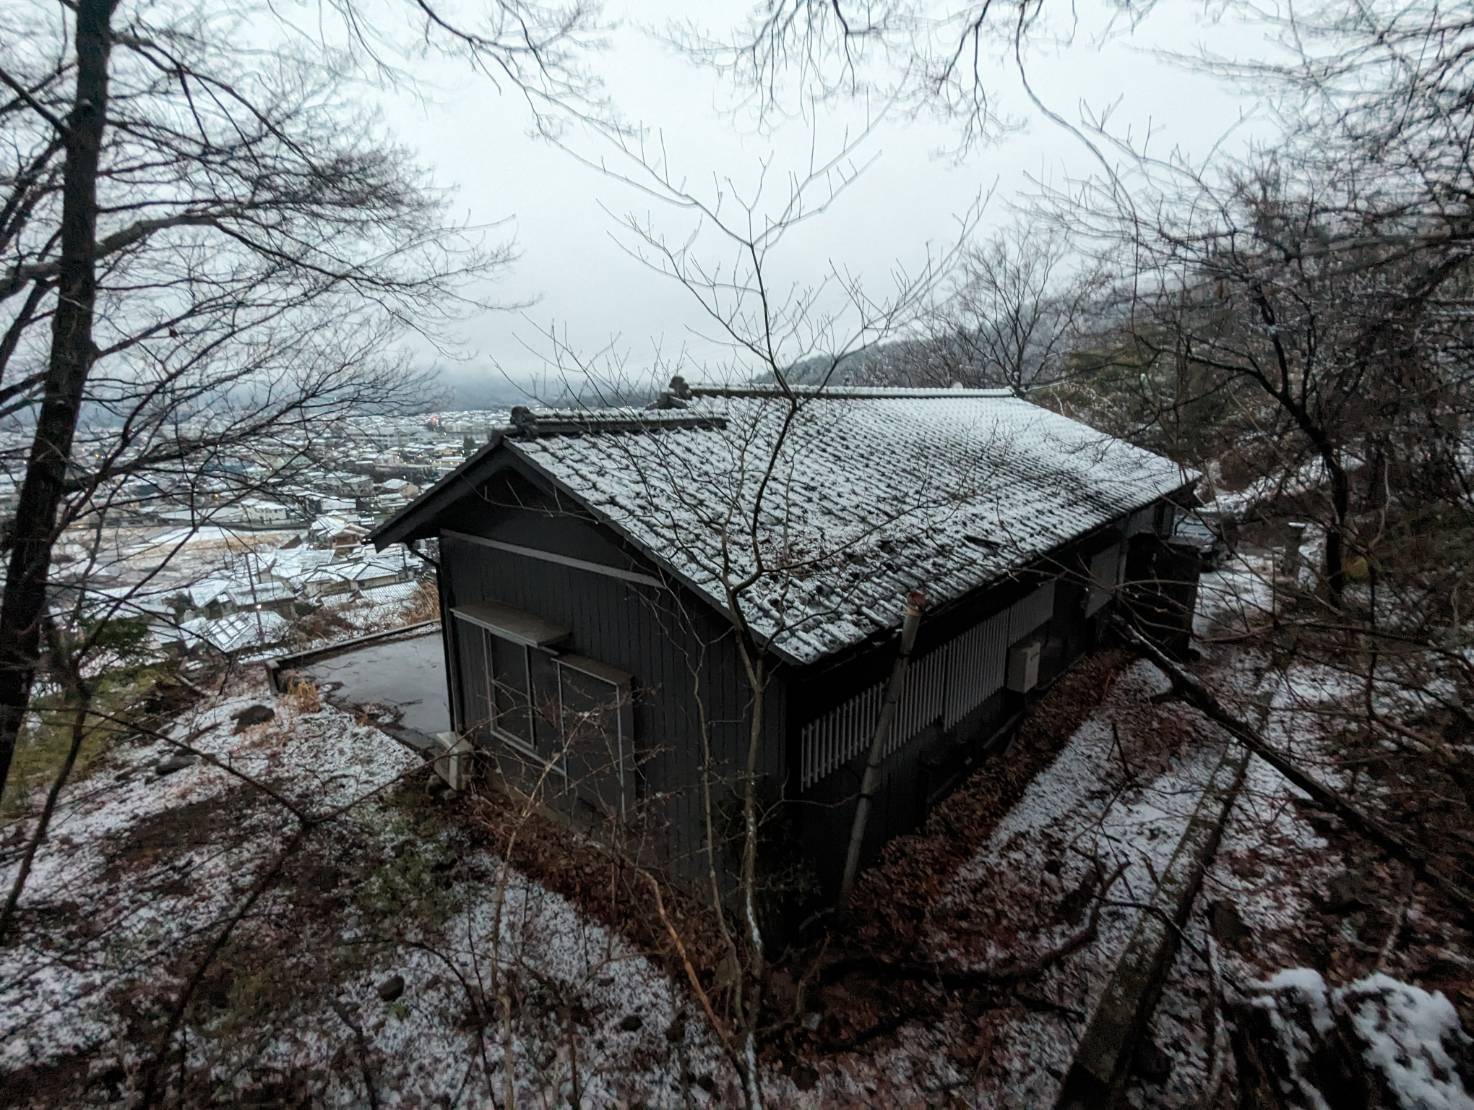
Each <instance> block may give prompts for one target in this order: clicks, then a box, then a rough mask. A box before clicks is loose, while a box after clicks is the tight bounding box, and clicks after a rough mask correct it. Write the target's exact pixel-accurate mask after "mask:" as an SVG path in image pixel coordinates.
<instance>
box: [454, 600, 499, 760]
mask: <svg viewBox="0 0 1474 1110" xmlns="http://www.w3.org/2000/svg"><path fill="white" fill-rule="evenodd" d="M455 634H456V648H457V655H458V656H459V663H460V675H461V682H460V691H459V693H460V714H461V719H460V727H461V731H462V732H464V733H466V734H467V735H468V736H471V737H473V738H475V739H482V740H484V739H485V738H486V730H487V728H488V726H489V725H490V724H491V702H490V700H489V697H490V693H491V683H490V678H489V675H488V672H487V669H486V663H487V660H486V642H485V637H484V636H483V634H482V631H481V629H479V628H477V627H476V626H475V625H474V624H471V623H469V622H468V621H456V622H455Z"/></svg>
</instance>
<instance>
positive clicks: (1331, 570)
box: [1324, 451, 1351, 609]
mask: <svg viewBox="0 0 1474 1110" xmlns="http://www.w3.org/2000/svg"><path fill="white" fill-rule="evenodd" d="M1324 458H1325V465H1326V469H1327V470H1328V471H1329V472H1330V478H1331V525H1330V527H1329V528H1327V529H1326V592H1327V594H1328V595H1329V596H1330V602H1331V604H1332V605H1334V606H1335V607H1336V608H1337V609H1339V608H1341V601H1342V598H1343V597H1344V595H1345V593H1346V521H1347V518H1348V517H1349V516H1350V515H1351V479H1350V478H1348V477H1347V476H1346V468H1345V467H1344V466H1342V465H1341V461H1340V460H1339V459H1337V458H1335V456H1334V455H1333V454H1332V453H1331V452H1329V451H1327V452H1325V455H1324Z"/></svg>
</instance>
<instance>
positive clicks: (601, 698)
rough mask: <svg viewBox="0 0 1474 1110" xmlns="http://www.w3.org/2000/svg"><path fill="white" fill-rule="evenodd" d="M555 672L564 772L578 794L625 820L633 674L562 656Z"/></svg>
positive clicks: (630, 773)
mask: <svg viewBox="0 0 1474 1110" xmlns="http://www.w3.org/2000/svg"><path fill="white" fill-rule="evenodd" d="M553 664H554V668H555V671H556V681H557V691H558V709H559V715H558V720H559V735H558V738H557V740H558V743H559V745H560V749H561V756H562V760H563V768H564V771H565V773H566V774H567V775H568V778H569V779H570V781H572V782H573V783H574V785H575V788H576V789H577V791H578V793H579V794H580V795H581V796H582V797H584V798H586V799H588V800H589V801H590V802H592V803H593V804H594V805H595V806H596V807H597V808H599V809H601V810H603V811H604V812H605V813H606V814H607V815H610V816H613V815H616V814H617V815H619V816H623V815H624V811H625V801H626V799H627V798H628V797H629V796H630V788H631V786H632V783H633V776H634V767H633V766H632V763H631V759H632V751H631V747H630V739H631V737H630V733H631V731H632V726H633V698H632V694H633V688H634V684H633V682H632V680H631V678H630V676H629V675H627V674H625V673H624V672H622V671H619V670H616V669H615V668H613V667H610V666H607V665H605V664H603V663H600V662H598V661H596V660H593V659H586V658H584V657H582V656H578V655H560V656H557V657H556V658H555V659H554V660H553Z"/></svg>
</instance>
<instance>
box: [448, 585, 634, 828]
mask: <svg viewBox="0 0 1474 1110" xmlns="http://www.w3.org/2000/svg"><path fill="white" fill-rule="evenodd" d="M452 613H453V614H454V616H455V618H456V620H455V629H456V642H457V647H458V649H459V657H460V677H461V683H460V690H461V709H460V712H461V727H462V730H463V731H465V732H467V733H469V734H471V735H473V736H476V737H477V738H478V739H483V740H484V739H486V738H487V737H492V736H494V737H496V738H497V739H498V740H501V741H503V742H505V743H507V744H509V745H510V746H512V747H514V748H518V749H520V750H523V751H526V752H529V753H531V754H534V755H536V756H538V757H539V758H540V759H543V760H546V761H548V762H550V763H552V764H554V765H555V766H556V767H558V768H559V769H560V770H561V771H563V773H564V775H565V776H566V777H567V778H568V780H569V782H570V784H573V785H575V786H576V788H577V790H578V793H579V794H580V796H582V797H586V798H588V799H589V800H590V801H592V802H594V803H595V804H596V805H598V806H599V807H600V808H603V809H605V810H606V811H607V812H609V813H621V814H622V813H623V811H624V807H625V798H626V797H627V790H628V787H629V786H630V785H631V784H632V775H633V767H632V765H631V754H632V747H631V734H632V731H633V709H632V706H633V690H634V681H633V678H632V677H631V676H630V675H628V674H626V673H624V672H623V671H620V670H617V669H616V668H614V667H611V666H608V665H607V664H605V663H601V662H599V661H597V660H594V659H588V658H585V657H583V656H579V655H572V654H564V653H561V652H559V651H557V650H555V649H554V648H553V647H552V646H551V645H552V644H554V643H560V642H562V641H564V640H566V638H567V636H568V631H567V630H566V629H563V628H560V627H557V626H554V625H551V624H548V623H547V622H544V621H541V620H540V619H539V618H537V617H534V616H531V615H530V614H526V613H521V612H519V611H517V610H512V609H509V608H507V607H505V606H500V605H495V604H492V603H482V604H478V605H467V606H459V607H457V608H455V609H453V610H452Z"/></svg>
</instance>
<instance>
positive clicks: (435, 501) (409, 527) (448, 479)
mask: <svg viewBox="0 0 1474 1110" xmlns="http://www.w3.org/2000/svg"><path fill="white" fill-rule="evenodd" d="M501 445H502V433H501V432H500V431H494V432H492V434H491V439H489V440H488V441H487V442H486V444H485V446H483V447H482V448H480V449H479V450H478V451H477V452H476V453H475V454H474V455H472V456H471V457H470V458H469V459H467V460H465V461H464V462H463V463H461V465H460V466H458V467H456V468H455V469H454V470H452V471H451V472H450V473H449V474H447V475H446V476H445V477H443V478H441V479H440V480H439V481H437V482H436V483H435V484H434V485H433V486H431V487H430V488H429V489H427V490H426V491H425V492H424V493H422V494H420V496H418V497H416V498H415V499H414V500H413V501H411V502H410V503H409V504H408V505H406V506H405V507H404V508H402V509H400V510H399V511H398V512H396V513H394V514H393V515H392V516H390V517H389V518H388V519H387V520H385V521H384V522H383V523H381V524H380V525H378V526H377V527H376V528H374V530H373V531H372V532H370V533H369V534H368V535H367V536H366V537H364V542H365V543H371V544H373V545H374V550H375V551H383V550H384V548H386V547H388V546H389V545H390V544H392V543H409V542H412V541H414V540H417V539H420V538H422V537H421V536H420V535H418V534H416V532H417V529H418V528H419V527H420V526H422V525H423V524H424V523H425V518H426V517H428V516H433V515H434V513H435V512H436V511H438V510H439V509H440V508H441V506H442V505H443V504H444V503H445V501H446V499H447V498H448V497H454V496H459V495H460V494H463V493H465V492H468V490H469V489H470V488H473V487H474V486H475V485H477V484H479V479H472V478H471V477H470V475H471V474H472V473H473V472H475V473H478V474H479V472H480V471H481V470H482V469H483V468H484V467H485V465H486V464H487V463H488V462H490V461H491V460H492V456H493V455H495V454H496V453H497V450H498V449H499V448H500V447H501ZM461 483H465V485H466V487H467V488H466V489H461V490H458V489H457V488H456V487H457V486H459V485H460V484H461Z"/></svg>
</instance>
